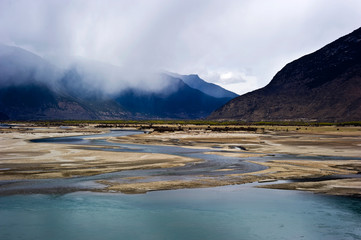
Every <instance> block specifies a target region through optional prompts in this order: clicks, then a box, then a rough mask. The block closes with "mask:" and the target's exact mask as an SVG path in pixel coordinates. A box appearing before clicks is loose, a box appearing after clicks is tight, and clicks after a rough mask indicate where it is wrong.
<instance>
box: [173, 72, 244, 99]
mask: <svg viewBox="0 0 361 240" xmlns="http://www.w3.org/2000/svg"><path fill="white" fill-rule="evenodd" d="M167 74H168V75H170V76H172V77H175V78H179V79H181V80H182V81H183V82H185V83H186V84H187V85H189V86H190V87H191V88H194V89H198V90H199V91H201V92H203V93H205V94H208V95H209V96H212V97H216V98H235V97H238V95H237V94H235V93H234V92H231V91H228V90H226V89H224V88H222V87H220V86H218V85H216V84H213V83H208V82H206V81H204V80H203V79H201V78H200V77H199V76H198V75H197V74H191V75H180V74H176V73H167Z"/></svg>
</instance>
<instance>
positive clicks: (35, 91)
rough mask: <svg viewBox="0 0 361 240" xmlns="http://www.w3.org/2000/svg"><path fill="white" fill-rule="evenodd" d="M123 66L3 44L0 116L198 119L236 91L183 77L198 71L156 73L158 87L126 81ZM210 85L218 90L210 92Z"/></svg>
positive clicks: (26, 117) (28, 117)
mask: <svg viewBox="0 0 361 240" xmlns="http://www.w3.org/2000/svg"><path fill="white" fill-rule="evenodd" d="M119 72H121V71H120V70H119V69H117V67H115V66H111V65H106V64H104V63H96V62H92V63H91V67H85V68H82V67H79V66H77V65H73V66H71V67H69V68H67V69H65V70H64V69H59V68H58V67H56V66H54V65H52V64H50V63H49V62H47V61H46V60H44V59H42V58H41V57H39V56H37V55H35V54H33V53H31V52H28V51H26V50H23V49H21V48H17V47H9V46H5V45H0V120H38V119H149V118H157V119H159V118H160V119H161V118H167V119H195V118H204V117H206V116H208V115H209V114H210V113H211V112H212V111H214V110H215V109H217V108H219V107H220V106H222V105H224V104H225V103H226V102H228V101H229V100H230V99H232V98H233V97H234V96H236V95H235V94H233V93H232V92H229V91H227V90H225V89H223V88H221V87H219V86H216V85H214V86H213V84H209V83H207V82H205V81H204V80H202V79H200V78H199V77H198V78H197V79H195V81H197V83H201V84H199V86H195V87H191V86H189V85H188V84H187V83H185V82H184V81H183V80H182V78H187V79H188V78H189V76H196V75H189V76H183V75H177V76H173V75H168V74H158V75H155V76H154V77H153V79H152V80H159V79H161V81H157V82H158V85H157V86H158V88H159V89H152V90H149V89H147V88H144V87H143V88H138V87H136V86H122V84H123V83H125V82H124V81H123V80H122V79H121V78H122V75H121V74H119ZM109 78H112V79H110V80H109ZM118 78H119V79H118ZM154 78H156V79H154ZM188 80H189V79H188ZM111 81H112V82H111ZM109 82H111V84H108V85H106V84H107V83H109ZM191 82H192V81H188V83H191ZM151 83H152V82H151ZM148 85H149V84H148ZM113 86H117V87H114V88H112V87H113ZM209 86H211V87H213V88H215V89H217V94H218V95H217V96H212V95H208V94H207V93H208V88H207V87H209ZM118 88H119V89H118ZM203 88H206V90H203ZM114 89H115V90H114ZM232 94H233V95H232Z"/></svg>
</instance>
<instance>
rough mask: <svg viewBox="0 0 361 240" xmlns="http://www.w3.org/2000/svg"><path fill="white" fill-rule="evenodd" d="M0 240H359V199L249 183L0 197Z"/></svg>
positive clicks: (360, 234) (360, 221) (360, 231)
mask: <svg viewBox="0 0 361 240" xmlns="http://www.w3.org/2000/svg"><path fill="white" fill-rule="evenodd" d="M0 216H1V218H0V239H7V240H12V239H36V240H42V239H47V240H48V239H79V240H83V239H84V240H89V239H109V240H110V239H154V240H159V239H197V240H198V239H245V240H252V239H255V240H256V239H265V240H266V239H267V240H270V239H275V240H276V239H277V240H279V239H315V240H320V239H325V240H332V239H334V240H341V239H361V201H360V200H359V199H352V198H344V197H329V196H322V195H314V194H310V193H303V192H297V191H281V190H268V189H256V188H251V187H250V185H243V186H231V187H220V188H209V189H191V190H189V189H186V190H174V191H159V192H151V193H148V194H143V195H123V194H95V193H84V192H83V193H71V194H66V195H13V196H3V197H0Z"/></svg>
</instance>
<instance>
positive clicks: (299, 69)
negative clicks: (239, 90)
mask: <svg viewBox="0 0 361 240" xmlns="http://www.w3.org/2000/svg"><path fill="white" fill-rule="evenodd" d="M209 119H233V120H242V121H330V122H337V121H359V120H361V28H359V29H357V30H355V31H354V32H352V33H350V34H348V35H346V36H344V37H341V38H340V39H338V40H336V41H334V42H332V43H330V44H328V45H326V46H325V47H323V48H321V49H320V50H318V51H316V52H314V53H311V54H309V55H306V56H303V57H301V58H299V59H297V60H295V61H293V62H291V63H289V64H287V65H286V66H285V67H284V68H283V69H281V71H279V72H278V73H277V74H276V75H275V76H274V78H273V79H272V81H271V82H270V83H269V84H268V85H267V86H265V87H264V88H261V89H258V90H255V91H253V92H249V93H247V94H244V95H242V96H239V97H237V98H235V99H233V100H231V101H230V102H228V103H227V104H226V105H224V106H223V107H221V108H219V109H217V110H216V111H214V112H213V113H212V114H211V115H210V116H209Z"/></svg>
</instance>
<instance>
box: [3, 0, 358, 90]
mask: <svg viewBox="0 0 361 240" xmlns="http://www.w3.org/2000/svg"><path fill="white" fill-rule="evenodd" d="M359 27H361V1H360V0H114V1H111V0H109V1H108V0H99V1H96V0H68V1H67V0H23V1H16V0H11V1H10V0H0V42H2V43H4V44H8V45H13V46H19V47H22V48H25V49H27V50H30V51H32V52H35V53H37V54H39V55H41V56H42V57H44V58H48V59H49V58H52V57H53V56H56V55H61V56H78V57H83V58H89V59H93V60H98V61H102V62H106V63H111V64H114V65H117V66H122V67H124V68H126V69H129V71H132V72H137V71H143V72H148V71H171V72H176V73H180V74H191V73H195V74H198V75H200V76H201V77H202V78H203V79H205V80H207V81H209V82H214V83H216V84H220V85H222V86H223V87H225V88H228V89H230V90H232V91H235V92H237V93H239V94H241V93H245V92H248V91H251V90H254V89H257V88H260V87H263V86H265V85H266V84H267V83H268V82H269V81H270V80H271V79H272V77H273V76H274V75H275V74H276V72H277V71H279V70H280V69H281V68H282V67H283V66H284V65H285V64H287V63H288V62H290V61H292V60H295V59H297V58H299V57H301V56H303V55H305V54H307V53H311V52H313V51H315V50H317V49H319V48H320V47H322V46H324V45H325V44H327V43H329V42H332V41H333V40H336V39H337V38H339V37H341V36H343V35H345V34H347V33H349V32H351V31H353V30H355V29H357V28H359Z"/></svg>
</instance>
